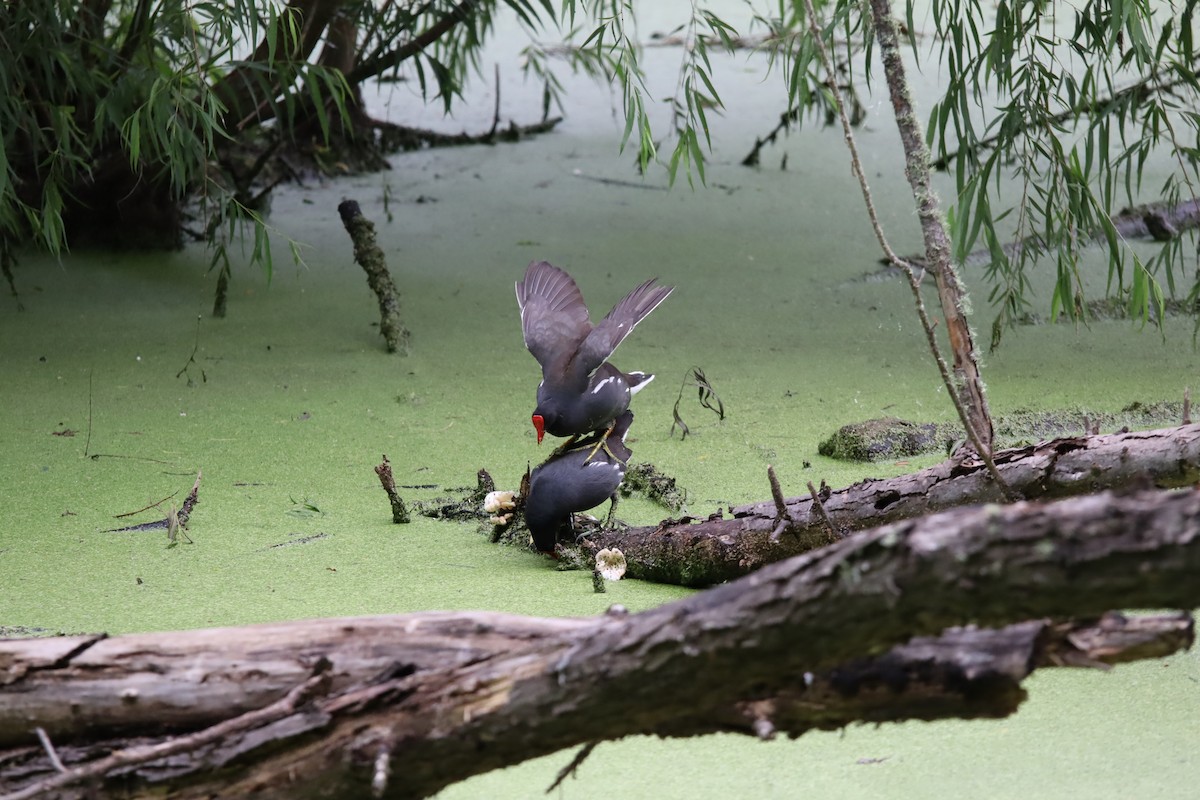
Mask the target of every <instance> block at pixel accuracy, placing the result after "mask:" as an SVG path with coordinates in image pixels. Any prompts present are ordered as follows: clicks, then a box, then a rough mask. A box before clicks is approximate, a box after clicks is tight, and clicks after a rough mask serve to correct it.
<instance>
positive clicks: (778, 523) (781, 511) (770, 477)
mask: <svg viewBox="0 0 1200 800" xmlns="http://www.w3.org/2000/svg"><path fill="white" fill-rule="evenodd" d="M767 481H768V482H769V483H770V484H771V499H772V500H774V501H775V528H774V529H773V530H772V531H771V541H772V542H778V541H779V537H780V536H782V535H783V532H784V531H785V530H787V529H788V527H789V526H790V525H791V524H792V515H791V514H789V513H788V508H787V502H786V501H785V500H784V499H783V489H782V488H780V486H779V478H778V477H777V476H776V475H775V467H773V466H771V465H770V464H767Z"/></svg>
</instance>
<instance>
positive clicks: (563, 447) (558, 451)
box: [547, 433, 591, 463]
mask: <svg viewBox="0 0 1200 800" xmlns="http://www.w3.org/2000/svg"><path fill="white" fill-rule="evenodd" d="M577 441H579V434H578V433H577V434H575V435H573V436H572V437H571V438H570V439H567V440H566V441H565V442H563V443H562V444H560V445H559V446H558V447H556V448H554V452H553V453H551V454H550V458H558V457H559V456H561V455H562V454H563V453H569V452H571V449H572V448H574V447H575V442H577ZM588 458H591V456H588ZM548 460H549V459H547V461H548ZM584 463H587V462H584Z"/></svg>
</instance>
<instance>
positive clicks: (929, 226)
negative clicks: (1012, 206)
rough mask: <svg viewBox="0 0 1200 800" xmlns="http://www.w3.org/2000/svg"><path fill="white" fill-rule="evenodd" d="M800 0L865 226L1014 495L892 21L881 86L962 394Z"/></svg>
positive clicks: (979, 444)
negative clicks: (883, 215)
mask: <svg viewBox="0 0 1200 800" xmlns="http://www.w3.org/2000/svg"><path fill="white" fill-rule="evenodd" d="M872 1H873V3H881V4H882V5H883V6H885V7H886V6H887V0H872ZM804 3H805V6H806V10H807V12H808V26H809V31H810V32H811V34H812V38H813V44H814V47H815V48H816V50H817V53H818V54H819V55H820V57H821V63H822V65H823V66H824V68H825V72H826V75H827V79H826V85H827V86H828V87H829V90H830V92H831V93H832V94H833V98H834V104H835V105H836V106H837V110H838V117H839V118H840V119H841V121H842V131H843V133H844V135H845V138H846V146H847V148H848V149H849V150H850V165H851V168H852V169H853V170H854V175H855V177H856V178H857V179H858V184H859V186H860V187H861V189H862V194H863V201H864V202H865V203H866V206H867V215H868V216H869V217H870V219H871V227H872V229H873V230H874V231H875V238H876V239H877V240H878V241H879V245H880V247H882V248H883V251H884V253H885V254H886V255H887V258H888V260H889V261H890V262H891V263H893V264H895V265H896V266H897V267H899V268H900V269H901V270H903V271H904V274H905V275H906V276H908V283H909V287H910V288H911V289H912V293H913V299H914V302H915V304H916V309H917V316H918V317H919V318H920V320H921V327H922V328H923V329H924V330H925V337H926V339H927V340H928V342H929V350H930V352H931V353H932V354H933V358H934V361H935V362H936V363H937V366H938V371H939V372H940V373H941V375H942V382H943V383H944V384H945V386H946V391H947V393H948V394H949V395H950V400H951V402H953V403H954V408H955V410H956V411H957V412H958V416H959V419H960V420H961V421H962V424H963V428H964V430H966V432H967V438H968V440H970V442H971V446H972V447H974V448H975V452H976V453H977V454H978V455H979V457H980V458H981V459H982V460H983V462H984V465H985V466H986V467H987V470H988V473H989V474H990V475H991V476H992V479H993V480H994V481H996V485H997V486H999V487H1001V490H1002V491H1003V492H1004V494H1005V495H1006V496H1008V497H1009V499H1015V498H1014V497H1012V496H1011V492H1009V490H1008V489H1007V487H1006V486H1005V484H1004V480H1003V479H1002V478H1001V477H1000V473H999V471H998V470H997V469H996V464H995V462H994V461H993V459H992V420H991V414H990V412H989V411H988V408H987V399H986V397H985V396H984V393H983V382H982V380H981V379H980V377H979V365H978V360H977V358H976V354H975V345H974V343H973V341H972V339H971V331H970V328H969V327H968V325H967V321H966V315H965V311H964V306H965V295H964V294H963V291H962V288H961V286H960V285H959V283H958V278H957V276H956V275H955V274H954V270H953V268H952V267H951V266H950V245H949V241H948V239H947V237H946V230H945V228H944V227H942V223H941V219H940V217H939V216H938V206H937V198H936V196H934V194H933V193H932V190H931V189H929V167H928V161H929V151H928V149H927V148H926V147H925V142H924V139H922V138H921V136H920V130H919V128H917V127H916V117H915V113H914V111H913V109H912V104H911V102H910V101H909V99H908V87H907V81H906V79H905V76H904V68H903V64H902V63H901V62H900V54H899V47H898V45H897V42H896V31H895V28H894V27H892V26H891V18H890V17H888V18H887V20H886V22H887V25H888V28H887V30H886V31H884V30H881V29H880V27H879V22H878V20H877V21H876V36H877V38H879V40H880V50H881V51H882V53H883V59H884V69H885V71H886V72H887V78H888V87H889V88H890V89H891V91H892V104H893V106H894V107H895V111H896V124H897V125H899V126H900V133H901V139H902V141H903V142H904V151H905V154H906V156H907V165H906V167H905V173H906V174H907V175H908V176H909V182H910V183H911V184H912V187H913V197H914V198H915V199H916V200H917V207H918V212H919V213H920V216H921V228H922V231H923V233H924V234H925V250H926V255H927V257H928V262H929V265H930V267H931V269H930V271H931V272H933V274H934V277H935V279H936V280H937V284H938V297H939V298H940V299H941V301H942V312H943V314H944V315H945V318H946V323H947V328H948V329H949V334H950V348H951V351H952V352H953V353H954V374H955V376H957V377H958V378H959V380H960V381H961V385H962V391H961V392H960V391H959V383H958V382H956V381H955V380H954V378H953V377H952V376H951V373H950V370H949V368H948V367H947V365H946V361H945V359H944V358H942V354H941V350H940V348H939V347H938V343H937V334H936V333H935V332H934V326H933V323H932V322H931V321H930V319H929V314H928V313H927V312H926V310H925V302H924V300H923V299H922V298H921V282H920V279H919V278H918V277H917V275H916V272H915V271H914V270H913V268H912V265H911V264H909V263H908V262H906V261H905V260H904V259H902V258H900V257H899V256H898V255H896V252H895V251H894V250H893V249H892V247H891V245H890V244H888V241H887V237H886V236H885V235H884V233H883V226H882V224H881V223H880V222H879V215H878V214H877V213H876V211H875V203H874V200H873V199H872V196H871V188H870V186H869V185H868V184H867V178H866V175H865V174H864V173H863V169H862V161H861V160H860V159H859V156H858V145H857V141H856V140H855V137H854V131H853V126H852V125H851V121H850V119H849V118H848V117H847V116H846V108H845V103H844V102H843V100H842V95H841V91H840V90H839V88H838V85H837V81H836V80H835V79H834V75H835V73H834V69H833V62H832V61H831V60H830V57H829V53H828V51H827V50H826V48H825V42H824V40H823V39H822V38H821V30H820V27H819V25H818V22H817V14H816V9H815V8H814V7H813V3H812V0H804ZM876 16H877V17H878V16H879V13H876ZM885 16H886V15H885ZM889 37H890V38H889ZM885 39H886V40H887V41H885ZM963 395H966V397H965V398H964V396H963Z"/></svg>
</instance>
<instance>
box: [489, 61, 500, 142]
mask: <svg viewBox="0 0 1200 800" xmlns="http://www.w3.org/2000/svg"><path fill="white" fill-rule="evenodd" d="M499 127H500V62H499V61H497V62H496V110H495V111H493V112H492V129H491V130H490V131H488V134H487V138H488V139H493V138H495V136H496V129H497V128H499Z"/></svg>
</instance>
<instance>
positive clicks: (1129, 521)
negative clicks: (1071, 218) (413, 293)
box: [0, 491, 1200, 798]
mask: <svg viewBox="0 0 1200 800" xmlns="http://www.w3.org/2000/svg"><path fill="white" fill-rule="evenodd" d="M1198 574H1200V492H1196V491H1183V492H1160V491H1149V492H1142V493H1138V494H1133V495H1127V496H1113V495H1111V494H1102V495H1096V496H1090V497H1085V498H1079V499H1071V500H1066V501H1060V502H1057V503H1049V504H1039V503H1027V502H1022V503H1017V504H1014V505H1011V506H995V505H987V506H983V507H978V508H971V509H958V510H954V511H950V512H944V513H942V514H937V515H934V516H931V517H927V518H925V519H921V520H910V521H905V522H901V523H896V524H893V525H889V526H884V527H882V528H876V529H872V530H869V531H863V532H860V533H858V534H855V535H853V536H851V537H849V538H847V539H844V540H842V541H840V542H838V543H837V544H834V545H832V546H830V547H828V548H825V549H823V550H821V551H818V552H814V553H810V554H806V555H803V556H799V557H796V558H793V559H789V560H787V561H784V562H781V563H778V564H773V565H769V566H766V567H764V568H762V569H761V570H759V571H758V572H756V573H754V574H753V575H750V576H748V577H746V578H743V579H741V580H738V581H736V582H734V583H730V584H726V585H724V586H721V587H717V588H715V589H711V590H709V591H707V592H702V593H699V594H696V595H694V596H692V597H690V598H687V599H685V600H681V601H678V602H675V603H671V604H669V605H665V606H662V607H660V608H657V609H653V610H651V611H646V612H643V613H640V614H636V615H625V614H621V613H610V614H609V615H607V616H605V617H603V618H599V619H574V620H571V619H548V620H539V619H523V618H520V617H514V616H509V615H503V614H413V615H405V616H400V617H375V618H365V619H346V620H318V621H313V622H291V623H279V624H275V625H259V626H251V627H248V628H237V629H222V630H209V631H188V632H180V633H158V634H139V635H131V636H120V637H114V638H107V639H106V638H101V637H66V638H61V639H51V640H32V641H31V640H23V641H7V642H0V681H2V683H3V686H2V688H0V692H2V696H3V700H4V702H3V703H0V731H2V732H3V733H2V735H3V737H4V738H3V745H0V747H2V748H3V749H0V792H9V793H12V794H11V795H9V796H11V797H14V798H15V797H25V796H33V794H31V792H33V791H34V790H35V789H36V788H37V787H38V786H39V784H38V782H39V781H46V782H48V783H44V784H41V786H42V787H43V788H53V791H47V792H46V794H45V796H49V797H84V796H92V793H93V792H101V790H103V792H102V793H104V794H118V793H119V794H121V796H132V797H142V796H149V795H151V794H153V795H155V796H162V795H163V794H164V793H166V794H169V795H170V796H171V797H182V798H191V797H210V796H213V795H219V796H221V797H223V798H234V797H242V796H248V795H251V794H253V795H254V796H256V797H316V796H338V797H354V796H366V795H367V794H368V793H369V792H370V791H371V784H372V782H373V781H375V782H376V784H377V785H379V784H383V785H384V786H383V790H382V792H381V794H382V795H383V796H387V797H421V796H427V795H429V794H431V793H433V792H436V791H437V790H438V789H440V788H442V787H444V786H446V785H448V784H449V783H453V782H455V781H458V780H461V779H463V778H466V777H469V776H470V775H474V774H478V773H480V772H484V771H487V770H490V769H494V768H497V767H500V766H504V765H508V764H513V763H517V762H520V761H523V760H525V759H528V758H532V757H536V756H538V755H543V754H545V753H549V752H554V751H556V750H559V749H561V748H564V747H569V746H573V745H578V744H582V743H586V742H592V741H597V740H603V739H609V738H618V737H622V736H626V735H630V734H635V733H647V734H662V735H673V736H685V735H697V734H702V733H708V732H712V731H717V730H726V731H727V730H733V731H744V732H747V733H754V734H756V735H759V736H769V735H772V734H774V733H784V734H789V735H796V734H799V733H802V732H804V731H805V730H809V729H811V728H813V727H832V726H838V725H843V724H845V723H846V722H847V721H849V720H852V719H859V718H868V719H873V720H874V719H897V718H905V717H912V716H915V717H919V718H924V719H932V718H937V717H940V716H956V715H964V716H975V715H979V714H987V715H991V714H997V713H1007V711H1006V709H1007V710H1011V708H1012V707H1014V706H1015V704H1016V703H1017V702H1019V700H1020V697H1021V693H1020V690H1019V687H1018V686H1017V683H1018V682H1019V680H1020V678H1021V677H1023V676H1024V674H1026V673H1027V672H1028V670H1029V669H1031V668H1032V667H1033V666H1036V665H1038V664H1046V663H1072V662H1078V661H1083V662H1089V661H1101V660H1112V659H1114V658H1118V656H1114V655H1113V652H1114V650H1120V649H1122V647H1123V646H1122V645H1120V644H1119V642H1120V640H1121V639H1122V638H1125V639H1128V638H1129V637H1131V636H1132V635H1133V634H1132V633H1131V631H1133V630H1135V629H1136V628H1137V624H1136V623H1133V624H1123V623H1121V622H1120V621H1119V620H1115V619H1113V618H1110V619H1108V620H1107V621H1103V622H1102V623H1101V624H1100V625H1098V626H1090V629H1084V628H1079V627H1070V626H1058V625H1047V624H1045V623H1033V627H1031V628H1028V630H1026V629H1022V630H1019V631H1014V630H1005V631H1000V632H998V633H985V632H982V631H968V632H960V633H958V634H948V636H952V637H953V636H957V637H958V638H957V640H954V639H953V638H951V639H945V638H944V637H943V640H942V641H941V643H940V644H937V643H931V642H929V641H921V640H919V641H915V642H910V643H909V644H908V645H907V646H906V647H900V648H899V649H894V650H892V652H891V653H890V654H888V655H885V656H883V657H882V658H881V659H878V660H876V661H874V662H870V661H854V659H857V658H859V657H861V656H862V654H864V653H873V652H881V651H883V652H886V650H887V648H895V647H896V646H897V645H901V644H902V643H904V642H906V641H909V640H910V639H911V637H913V636H931V635H937V634H940V633H941V632H942V631H943V630H944V629H946V628H947V627H950V626H953V625H960V624H967V623H972V622H975V623H978V624H982V625H990V626H999V625H1006V624H1011V623H1014V622H1017V621H1020V620H1025V619H1039V618H1043V617H1048V618H1057V619H1065V618H1068V617H1093V618H1094V617H1097V616H1099V615H1100V614H1101V613H1102V612H1103V611H1105V610H1106V609H1108V608H1109V607H1111V606H1114V605H1118V606H1125V607H1179V608H1192V607H1195V606H1196V605H1198V604H1200V581H1197V580H1196V577H1197V575H1198ZM1068 577H1069V580H1067V578H1068ZM1153 625H1156V626H1161V633H1158V634H1156V633H1153V632H1152V633H1151V634H1150V635H1149V636H1148V637H1146V636H1144V635H1143V636H1141V637H1140V638H1137V639H1136V642H1135V643H1134V644H1132V645H1130V647H1132V653H1133V654H1135V655H1136V654H1139V653H1140V654H1142V655H1145V654H1148V653H1149V654H1155V655H1157V654H1161V653H1164V652H1169V651H1170V649H1172V648H1174V647H1177V646H1180V645H1181V644H1185V643H1187V642H1189V641H1190V639H1191V623H1190V619H1188V618H1186V616H1184V617H1180V616H1176V617H1174V618H1170V619H1162V620H1158V621H1156V622H1155V623H1153ZM1018 627H1019V628H1020V627H1021V626H1018ZM995 637H999V638H995ZM1006 640H1007V643H1005V642H1006ZM1114 642H1118V644H1114ZM1148 642H1149V643H1151V644H1147V643H1148ZM1146 647H1152V648H1155V649H1153V650H1152V651H1147V650H1146V649H1145V648H1146ZM947 651H949V652H951V653H953V654H954V655H953V656H946V657H943V656H940V655H931V654H933V653H936V652H947ZM889 659H890V660H889ZM701 664H702V665H703V669H699V668H698V666H699V665H701ZM956 687H957V688H956ZM963 687H966V688H965V689H964V688H963ZM987 691H992V692H994V695H992V696H986V694H985V692H987ZM955 692H959V693H960V694H959V696H957V697H955V694H954V693H955ZM962 692H965V694H961V693H962ZM289 693H290V694H289ZM810 693H812V694H810ZM305 697H307V698H309V699H308V700H307V702H301V701H300V700H299V699H298V698H305ZM889 697H890V699H889ZM814 699H815V700H818V701H819V702H815V703H814V702H812V701H813V700H814ZM240 712H245V713H244V714H243V716H237V715H238V714H239V713H240ZM218 720H221V721H220V722H218ZM214 724H215V725H219V726H222V727H220V728H219V729H217V730H218V731H219V732H220V733H221V734H222V735H221V736H220V737H216V736H214V734H213V731H214V728H206V727H205V726H211V725H214ZM39 726H40V727H42V728H44V729H46V730H47V731H48V732H50V734H51V735H50V736H49V739H50V741H52V742H53V743H54V744H55V745H56V746H57V747H58V751H57V752H58V755H59V756H61V758H62V761H63V762H64V764H65V765H66V768H67V770H68V772H66V773H59V772H56V771H55V770H54V768H53V767H52V766H51V764H50V759H49V758H48V756H47V755H46V753H45V752H44V750H43V748H42V747H41V746H40V745H39V744H37V740H36V738H35V733H34V729H35V728H36V727H39ZM206 731H207V733H206ZM135 734H136V735H140V736H142V737H143V738H139V739H130V738H127V737H129V736H131V735H135ZM172 734H174V735H175V736H176V737H181V738H176V739H171V738H169V737H170V736H171V735H172ZM145 736H152V737H155V738H153V739H146V738H144V737H145ZM164 736H165V737H168V738H166V739H163V738H162V737H164ZM189 737H190V738H189ZM192 743H194V744H195V746H194V747H192V748H191V749H188V746H189V745H190V744H192ZM114 748H118V749H119V748H130V749H127V750H118V752H113V749H114ZM139 748H140V749H139ZM146 748H157V749H146ZM164 751H170V752H171V753H172V755H170V756H168V757H166V758H162V759H159V760H155V761H149V762H145V763H140V762H137V761H136V760H132V759H133V757H134V756H136V755H138V754H139V753H155V752H164ZM130 754H132V755H130ZM99 757H104V758H106V759H107V760H104V761H100V762H99V764H100V765H101V766H104V767H105V771H106V772H107V774H108V777H107V778H106V779H105V780H104V781H103V782H100V781H98V780H93V781H90V782H88V783H87V784H84V783H81V779H82V778H84V777H88V775H87V772H86V771H87V770H88V766H87V764H88V762H89V759H94V758H99ZM122 759H124V761H122ZM114 763H115V764H118V766H115V767H111V769H110V768H109V767H110V766H111V765H113V764H114ZM92 769H95V767H92ZM388 774H390V775H391V776H393V777H392V778H391V779H387V778H386V776H387V775H388ZM95 777H96V778H98V777H99V776H95ZM31 787H33V788H31ZM126 793H127V794H126Z"/></svg>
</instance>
